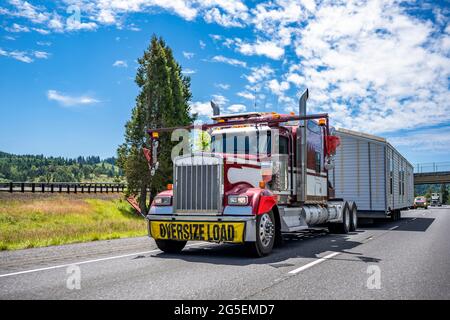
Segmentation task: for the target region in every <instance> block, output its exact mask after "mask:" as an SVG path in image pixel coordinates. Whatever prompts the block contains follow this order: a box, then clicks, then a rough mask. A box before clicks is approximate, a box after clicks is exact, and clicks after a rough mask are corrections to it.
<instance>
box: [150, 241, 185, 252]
mask: <svg viewBox="0 0 450 320" xmlns="http://www.w3.org/2000/svg"><path fill="white" fill-rule="evenodd" d="M155 242H156V245H157V246H158V249H159V250H161V251H164V252H166V253H180V252H181V250H183V248H184V246H185V245H186V243H187V241H177V240H161V239H160V240H155Z"/></svg>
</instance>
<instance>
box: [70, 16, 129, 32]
mask: <svg viewBox="0 0 450 320" xmlns="http://www.w3.org/2000/svg"><path fill="white" fill-rule="evenodd" d="M97 28H98V25H97V24H96V23H95V22H80V21H77V20H75V19H68V20H67V23H66V29H67V30H68V31H77V30H95V29H97ZM131 28H132V27H131ZM133 31H136V30H133Z"/></svg>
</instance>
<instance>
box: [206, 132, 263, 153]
mask: <svg viewBox="0 0 450 320" xmlns="http://www.w3.org/2000/svg"><path fill="white" fill-rule="evenodd" d="M211 151H212V152H220V153H233V154H252V155H258V154H259V155H265V154H270V152H271V133H270V131H263V132H259V131H255V132H250V133H248V132H242V133H221V134H215V135H213V136H212V137H211Z"/></svg>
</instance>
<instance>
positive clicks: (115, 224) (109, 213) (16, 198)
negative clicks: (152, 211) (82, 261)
mask: <svg viewBox="0 0 450 320" xmlns="http://www.w3.org/2000/svg"><path fill="white" fill-rule="evenodd" d="M145 234H146V225H145V222H144V221H143V219H142V218H141V217H140V216H138V215H136V214H135V213H134V212H133V209H132V208H131V206H130V205H129V204H128V203H127V202H126V201H125V200H123V199H122V198H121V197H120V196H118V195H115V196H114V195H99V196H96V197H95V198H94V197H92V196H89V197H86V196H82V195H32V194H23V195H10V194H0V250H15V249H23V248H34V247H44V246H51V245H61V244H67V243H75V242H87V241H95V240H107V239H117V238H125V237H135V236H143V235H145Z"/></svg>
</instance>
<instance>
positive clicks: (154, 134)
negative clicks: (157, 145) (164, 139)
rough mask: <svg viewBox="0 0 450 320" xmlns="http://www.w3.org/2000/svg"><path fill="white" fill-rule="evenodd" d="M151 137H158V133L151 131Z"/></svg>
mask: <svg viewBox="0 0 450 320" xmlns="http://www.w3.org/2000/svg"><path fill="white" fill-rule="evenodd" d="M152 138H154V139H157V138H159V133H158V132H156V131H154V132H152Z"/></svg>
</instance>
